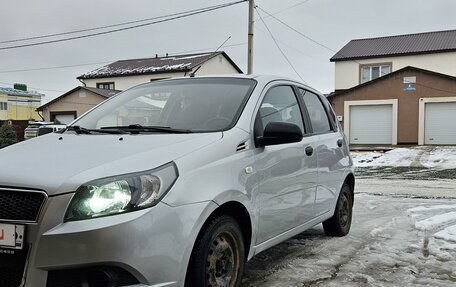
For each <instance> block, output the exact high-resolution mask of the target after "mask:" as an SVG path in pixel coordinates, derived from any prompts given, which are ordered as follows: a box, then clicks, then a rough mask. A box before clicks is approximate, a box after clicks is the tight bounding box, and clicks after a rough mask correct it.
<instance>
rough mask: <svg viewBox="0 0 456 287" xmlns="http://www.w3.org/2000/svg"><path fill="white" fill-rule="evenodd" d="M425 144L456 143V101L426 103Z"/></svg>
mask: <svg viewBox="0 0 456 287" xmlns="http://www.w3.org/2000/svg"><path fill="white" fill-rule="evenodd" d="M424 110H425V112H424V144H426V145H452V144H456V124H455V123H456V102H436V103H426V104H425V108H424Z"/></svg>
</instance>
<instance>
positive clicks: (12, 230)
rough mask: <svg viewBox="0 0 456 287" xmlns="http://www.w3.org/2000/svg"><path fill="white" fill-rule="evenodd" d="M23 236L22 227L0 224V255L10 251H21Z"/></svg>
mask: <svg viewBox="0 0 456 287" xmlns="http://www.w3.org/2000/svg"><path fill="white" fill-rule="evenodd" d="M24 234H25V226H24V225H17V224H6V223H0V253H5V252H6V251H8V250H10V249H16V250H22V249H23V247H24Z"/></svg>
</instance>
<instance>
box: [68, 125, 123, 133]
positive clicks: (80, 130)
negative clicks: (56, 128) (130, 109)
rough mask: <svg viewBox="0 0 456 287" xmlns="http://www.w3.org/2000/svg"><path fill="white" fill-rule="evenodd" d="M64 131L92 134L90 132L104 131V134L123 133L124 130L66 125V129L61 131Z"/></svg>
mask: <svg viewBox="0 0 456 287" xmlns="http://www.w3.org/2000/svg"><path fill="white" fill-rule="evenodd" d="M65 131H73V132H76V133H77V134H87V135H89V134H92V133H104V134H124V133H125V132H124V131H122V130H120V129H117V130H114V129H112V130H102V129H86V128H83V127H80V126H68V127H67V128H66V129H64V130H63V131H62V132H65Z"/></svg>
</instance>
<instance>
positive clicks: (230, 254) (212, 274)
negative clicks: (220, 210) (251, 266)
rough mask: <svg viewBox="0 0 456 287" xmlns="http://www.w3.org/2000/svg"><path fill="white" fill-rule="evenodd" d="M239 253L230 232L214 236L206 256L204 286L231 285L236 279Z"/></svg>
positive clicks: (218, 286)
mask: <svg viewBox="0 0 456 287" xmlns="http://www.w3.org/2000/svg"><path fill="white" fill-rule="evenodd" d="M238 268H239V254H238V248H237V243H236V240H235V238H234V236H233V234H232V233H231V232H227V231H224V232H221V233H219V234H217V236H215V237H214V239H213V240H212V242H211V244H210V245H209V250H208V254H207V258H206V286H208V287H231V286H234V284H235V282H236V280H237V276H238V274H237V269H238Z"/></svg>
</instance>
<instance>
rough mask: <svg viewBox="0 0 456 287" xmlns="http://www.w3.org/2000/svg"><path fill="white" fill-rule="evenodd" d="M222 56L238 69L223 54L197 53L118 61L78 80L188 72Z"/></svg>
mask: <svg viewBox="0 0 456 287" xmlns="http://www.w3.org/2000/svg"><path fill="white" fill-rule="evenodd" d="M218 55H223V56H224V57H225V58H227V60H228V61H229V62H231V63H232V64H233V66H234V67H235V68H236V69H238V70H239V71H240V69H239V68H238V67H237V66H236V65H235V64H234V62H232V60H231V59H229V57H228V56H227V55H226V54H225V52H222V51H220V52H211V53H198V54H186V55H174V56H168V55H167V56H166V57H154V58H143V59H131V60H120V61H117V62H114V63H111V64H108V65H106V66H103V67H101V68H98V69H95V70H93V71H91V72H88V73H85V74H83V75H81V76H79V77H78V79H92V78H104V77H113V76H127V75H141V74H152V73H165V72H180V71H190V70H192V69H193V68H195V67H197V66H199V65H201V64H202V63H204V62H206V61H208V60H210V59H211V58H213V57H215V56H218Z"/></svg>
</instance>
